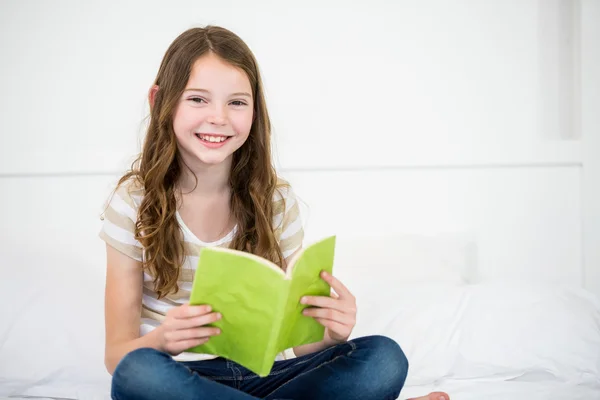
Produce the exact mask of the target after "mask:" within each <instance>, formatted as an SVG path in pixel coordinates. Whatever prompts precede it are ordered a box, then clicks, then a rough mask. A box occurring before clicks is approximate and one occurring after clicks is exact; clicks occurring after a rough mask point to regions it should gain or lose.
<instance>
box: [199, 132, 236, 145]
mask: <svg viewBox="0 0 600 400" xmlns="http://www.w3.org/2000/svg"><path fill="white" fill-rule="evenodd" d="M196 137H197V138H198V139H200V140H202V141H203V142H207V143H222V142H224V141H226V140H228V139H230V138H231V136H226V135H213V134H204V133H196Z"/></svg>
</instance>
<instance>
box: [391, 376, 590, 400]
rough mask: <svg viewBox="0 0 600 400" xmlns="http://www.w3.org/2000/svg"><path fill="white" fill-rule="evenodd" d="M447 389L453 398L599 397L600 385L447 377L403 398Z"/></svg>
mask: <svg viewBox="0 0 600 400" xmlns="http://www.w3.org/2000/svg"><path fill="white" fill-rule="evenodd" d="M434 391H444V392H446V393H448V395H449V396H450V399H451V400H597V399H600V386H596V387H593V386H578V385H574V384H568V383H563V382H553V381H540V382H518V381H502V382H493V381H492V382H484V381H473V380H455V381H451V380H446V381H444V382H443V383H438V384H436V385H426V386H407V387H405V388H404V389H403V390H402V393H401V394H400V398H399V399H401V400H405V399H408V398H411V397H417V396H423V395H425V394H427V393H429V392H434Z"/></svg>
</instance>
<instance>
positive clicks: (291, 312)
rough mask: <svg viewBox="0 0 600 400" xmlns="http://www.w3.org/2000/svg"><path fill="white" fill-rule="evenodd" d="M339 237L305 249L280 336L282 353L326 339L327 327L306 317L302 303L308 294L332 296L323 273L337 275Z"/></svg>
mask: <svg viewBox="0 0 600 400" xmlns="http://www.w3.org/2000/svg"><path fill="white" fill-rule="evenodd" d="M334 251H335V236H331V237H328V238H326V239H323V240H321V241H319V242H316V243H314V244H312V245H310V246H308V247H307V248H305V249H304V251H303V253H302V254H301V256H300V257H299V258H298V260H297V261H296V263H295V264H294V266H293V269H292V272H291V275H292V279H291V284H290V290H289V294H288V299H287V302H286V306H285V310H284V317H283V322H282V327H281V331H280V337H279V343H278V344H279V346H278V347H279V351H282V350H285V349H288V348H291V347H295V346H299V345H301V344H307V343H314V342H318V341H320V340H322V339H323V334H324V333H325V328H324V327H323V326H322V325H321V324H319V323H318V322H317V321H315V320H314V319H313V318H311V317H306V316H304V315H302V310H304V309H305V308H306V307H307V306H306V305H304V304H300V298H301V297H302V296H305V295H311V296H329V294H330V293H331V289H330V287H329V284H327V282H325V281H324V280H323V279H322V278H321V276H320V274H321V271H327V272H329V273H332V272H333V260H334Z"/></svg>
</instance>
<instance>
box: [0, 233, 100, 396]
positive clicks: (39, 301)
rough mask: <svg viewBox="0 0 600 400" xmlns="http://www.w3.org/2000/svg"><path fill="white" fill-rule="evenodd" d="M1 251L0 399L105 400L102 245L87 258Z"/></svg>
mask: <svg viewBox="0 0 600 400" xmlns="http://www.w3.org/2000/svg"><path fill="white" fill-rule="evenodd" d="M3 245H4V251H3V254H2V263H3V266H4V267H5V266H10V268H11V269H10V271H6V273H3V275H4V276H10V278H9V279H7V280H0V291H1V292H2V294H3V299H6V300H5V301H2V302H0V315H2V324H0V397H1V396H42V397H60V398H73V399H83V398H85V399H109V398H110V375H109V374H108V372H106V370H105V368H104V301H103V298H104V267H103V263H104V257H103V255H102V244H101V243H98V247H99V249H98V252H97V253H90V252H86V253H85V254H81V253H83V252H85V250H88V249H78V248H77V246H73V247H72V248H71V251H65V249H64V248H59V247H54V248H52V246H45V247H42V246H43V245H36V246H34V247H30V248H28V250H27V251H26V252H24V251H23V245H22V244H21V243H14V245H13V246H10V245H9V244H8V243H6V242H4V243H3ZM67 247H68V246H67ZM4 267H3V268H4Z"/></svg>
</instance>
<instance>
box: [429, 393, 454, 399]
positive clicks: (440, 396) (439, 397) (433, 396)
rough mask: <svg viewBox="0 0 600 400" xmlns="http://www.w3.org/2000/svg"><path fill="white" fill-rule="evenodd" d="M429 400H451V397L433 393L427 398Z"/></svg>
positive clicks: (445, 394)
mask: <svg viewBox="0 0 600 400" xmlns="http://www.w3.org/2000/svg"><path fill="white" fill-rule="evenodd" d="M427 400H450V396H448V394H447V393H444V392H432V393H429V395H428V396H427Z"/></svg>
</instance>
